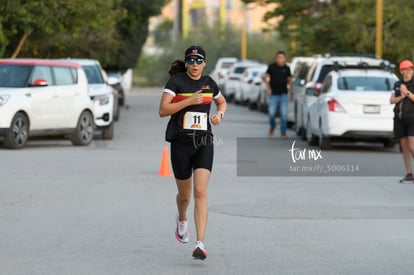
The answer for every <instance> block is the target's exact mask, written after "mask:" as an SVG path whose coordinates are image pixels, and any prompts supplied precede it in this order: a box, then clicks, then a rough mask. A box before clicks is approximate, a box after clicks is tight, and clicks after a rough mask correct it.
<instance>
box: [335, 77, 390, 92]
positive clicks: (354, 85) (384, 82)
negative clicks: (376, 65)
mask: <svg viewBox="0 0 414 275" xmlns="http://www.w3.org/2000/svg"><path fill="white" fill-rule="evenodd" d="M394 83H395V80H394V79H392V78H387V77H368V76H349V77H341V78H339V79H338V89H339V90H346V91H384V92H385V91H387V92H389V91H391V90H392V87H393V86H394Z"/></svg>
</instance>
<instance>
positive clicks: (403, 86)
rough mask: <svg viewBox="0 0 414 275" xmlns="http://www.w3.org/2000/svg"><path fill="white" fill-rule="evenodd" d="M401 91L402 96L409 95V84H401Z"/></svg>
mask: <svg viewBox="0 0 414 275" xmlns="http://www.w3.org/2000/svg"><path fill="white" fill-rule="evenodd" d="M400 91H401V95H402V96H404V97H406V96H407V95H408V89H407V86H405V85H404V84H401V86H400Z"/></svg>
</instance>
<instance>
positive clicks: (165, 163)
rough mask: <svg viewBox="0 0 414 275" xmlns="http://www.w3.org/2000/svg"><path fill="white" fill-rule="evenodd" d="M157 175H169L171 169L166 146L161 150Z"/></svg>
mask: <svg viewBox="0 0 414 275" xmlns="http://www.w3.org/2000/svg"><path fill="white" fill-rule="evenodd" d="M158 176H162V177H170V176H171V169H170V158H169V153H168V147H167V146H165V147H164V151H163V152H162V158H161V164H160V172H159V173H158Z"/></svg>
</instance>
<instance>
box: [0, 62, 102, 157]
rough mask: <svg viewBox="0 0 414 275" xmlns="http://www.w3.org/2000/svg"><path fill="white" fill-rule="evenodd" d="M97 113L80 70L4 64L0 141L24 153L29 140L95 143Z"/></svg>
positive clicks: (40, 64)
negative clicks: (52, 138) (43, 138)
mask: <svg viewBox="0 0 414 275" xmlns="http://www.w3.org/2000/svg"><path fill="white" fill-rule="evenodd" d="M93 127H94V107H93V104H92V102H91V100H90V98H89V96H88V82H87V79H86V76H85V73H84V71H83V70H82V68H81V67H80V65H78V64H74V63H72V62H65V61H55V60H41V59H0V136H2V137H3V143H4V146H5V147H7V148H12V149H20V148H23V147H24V146H25V145H26V143H27V140H28V138H29V137H30V136H64V137H67V138H69V139H70V140H71V141H72V143H73V144H74V145H80V146H84V145H88V144H90V143H91V141H92V140H93Z"/></svg>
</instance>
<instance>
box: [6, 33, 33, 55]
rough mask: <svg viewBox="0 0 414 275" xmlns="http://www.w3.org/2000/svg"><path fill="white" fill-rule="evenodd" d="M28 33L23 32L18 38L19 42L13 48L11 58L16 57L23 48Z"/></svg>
mask: <svg viewBox="0 0 414 275" xmlns="http://www.w3.org/2000/svg"><path fill="white" fill-rule="evenodd" d="M29 35H30V32H25V33H24V34H23V36H22V37H21V38H20V41H19V44H17V47H16V49H15V50H14V53H13V54H12V56H11V58H16V57H17V56H18V55H19V53H20V51H21V50H22V48H23V45H24V42H26V40H27V37H29Z"/></svg>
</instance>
